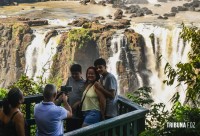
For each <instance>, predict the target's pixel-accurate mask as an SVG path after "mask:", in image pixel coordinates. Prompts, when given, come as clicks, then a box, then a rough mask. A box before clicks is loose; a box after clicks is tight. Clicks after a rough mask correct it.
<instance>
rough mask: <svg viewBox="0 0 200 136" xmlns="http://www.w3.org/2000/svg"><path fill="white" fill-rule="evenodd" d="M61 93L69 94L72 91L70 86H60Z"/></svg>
mask: <svg viewBox="0 0 200 136" xmlns="http://www.w3.org/2000/svg"><path fill="white" fill-rule="evenodd" d="M60 91H61V92H63V93H65V94H68V93H69V92H71V91H72V86H61V90H60Z"/></svg>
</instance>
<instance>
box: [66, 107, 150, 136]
mask: <svg viewBox="0 0 200 136" xmlns="http://www.w3.org/2000/svg"><path fill="white" fill-rule="evenodd" d="M147 112H148V110H136V111H132V112H129V113H125V114H122V115H119V116H116V117H114V118H111V119H107V120H104V121H101V122H99V123H95V124H93V125H90V126H87V127H84V128H80V129H77V130H74V131H71V132H68V133H65V136H76V135H80V134H82V135H86V134H88V133H92V132H95V133H97V132H98V131H101V130H102V128H106V129H107V130H108V129H110V128H111V127H114V126H118V125H119V124H125V123H127V122H130V120H137V119H139V118H141V117H144V116H145V114H146V113H147ZM133 116H134V117H133ZM122 120H123V123H122Z"/></svg>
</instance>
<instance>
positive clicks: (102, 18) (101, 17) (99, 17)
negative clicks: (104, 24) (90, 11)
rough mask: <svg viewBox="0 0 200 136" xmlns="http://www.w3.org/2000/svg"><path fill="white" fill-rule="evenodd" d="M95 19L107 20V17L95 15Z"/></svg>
mask: <svg viewBox="0 0 200 136" xmlns="http://www.w3.org/2000/svg"><path fill="white" fill-rule="evenodd" d="M94 20H105V18H104V17H103V16H98V17H95V18H94Z"/></svg>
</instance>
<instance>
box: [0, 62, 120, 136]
mask: <svg viewBox="0 0 200 136" xmlns="http://www.w3.org/2000/svg"><path fill="white" fill-rule="evenodd" d="M106 68H107V66H106V61H105V60H104V59H103V58H99V59H97V60H95V62H94V66H91V67H89V68H88V69H87V71H86V80H84V79H83V78H82V68H81V65H79V64H73V65H72V66H71V68H70V72H71V76H70V77H69V78H68V80H67V83H66V86H71V87H72V91H70V92H69V93H68V94H66V93H58V92H57V89H56V87H55V85H53V84H47V85H46V86H45V88H44V90H43V97H44V100H43V101H42V102H40V103H38V104H36V105H35V107H34V118H35V122H36V125H37V132H36V136H61V135H63V133H64V128H63V119H65V118H71V119H72V118H74V119H77V118H81V120H82V122H81V127H85V126H88V125H91V124H94V123H97V122H100V121H101V120H104V119H109V118H112V117H115V116H117V104H116V97H117V81H116V78H115V77H114V75H112V74H111V73H109V72H108V71H107V69H106ZM58 94H59V95H58ZM23 101H24V98H23V94H22V92H21V91H20V90H19V89H18V88H13V89H11V90H10V91H9V92H8V95H7V97H6V98H5V99H4V100H3V108H2V110H0V127H1V130H4V131H9V133H7V134H8V135H9V136H25V129H24V128H25V127H24V126H25V120H24V117H23V114H22V113H21V111H20V104H22V103H23ZM60 105H62V106H60ZM80 112H81V113H82V114H81V115H82V116H81V117H80ZM74 123H75V124H74V125H76V122H74ZM67 127H70V125H67ZM10 130H11V131H10ZM69 130H70V129H69ZM0 136H1V133H0Z"/></svg>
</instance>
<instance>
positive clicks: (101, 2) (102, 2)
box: [97, 1, 106, 6]
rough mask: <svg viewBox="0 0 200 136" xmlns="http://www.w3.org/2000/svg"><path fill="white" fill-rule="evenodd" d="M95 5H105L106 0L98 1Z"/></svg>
mask: <svg viewBox="0 0 200 136" xmlns="http://www.w3.org/2000/svg"><path fill="white" fill-rule="evenodd" d="M97 5H102V6H106V1H99V2H98V3H97Z"/></svg>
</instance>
